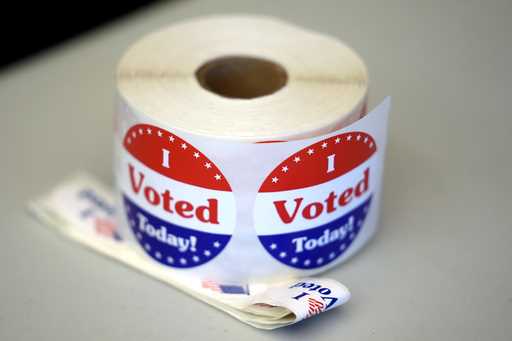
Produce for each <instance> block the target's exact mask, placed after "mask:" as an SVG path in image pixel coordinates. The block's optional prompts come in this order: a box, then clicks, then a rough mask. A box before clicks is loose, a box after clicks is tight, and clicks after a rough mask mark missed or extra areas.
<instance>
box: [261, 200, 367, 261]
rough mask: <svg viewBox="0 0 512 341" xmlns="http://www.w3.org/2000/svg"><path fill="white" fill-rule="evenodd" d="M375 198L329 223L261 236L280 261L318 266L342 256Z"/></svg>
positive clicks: (265, 244)
mask: <svg viewBox="0 0 512 341" xmlns="http://www.w3.org/2000/svg"><path fill="white" fill-rule="evenodd" d="M371 199H372V197H371V196H370V197H369V198H368V199H366V200H365V201H364V202H363V203H362V204H360V205H359V206H357V207H356V208H354V209H353V210H352V211H350V212H348V213H347V214H345V215H343V216H341V217H340V218H338V219H335V220H333V221H331V222H329V223H327V224H324V225H321V226H318V227H314V228H311V229H307V230H304V231H299V232H292V233H284V234H274V235H268V236H259V239H260V242H261V243H262V244H263V246H264V247H265V249H266V250H267V251H268V252H269V253H270V254H271V255H272V256H273V257H274V258H275V259H277V260H278V261H279V262H281V263H284V264H286V265H288V266H291V267H294V268H298V269H315V268H319V267H322V266H325V265H327V264H329V263H331V262H333V261H334V260H336V259H337V258H338V257H340V256H341V255H342V254H343V253H344V252H345V251H346V250H347V249H348V248H349V246H350V245H351V244H352V243H353V241H354V240H355V239H356V237H357V235H358V233H359V231H360V230H361V228H362V226H363V224H364V220H365V218H366V216H367V214H368V209H369V207H370V203H371Z"/></svg>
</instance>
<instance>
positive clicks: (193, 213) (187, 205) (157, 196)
mask: <svg viewBox="0 0 512 341" xmlns="http://www.w3.org/2000/svg"><path fill="white" fill-rule="evenodd" d="M128 171H129V173H130V184H131V188H132V191H133V192H134V193H135V194H136V195H143V196H144V198H145V199H146V201H147V202H148V203H149V204H150V205H152V206H161V207H162V208H163V210H164V211H166V212H168V213H170V214H177V215H178V216H180V217H182V218H186V219H190V218H195V219H197V220H199V221H201V222H203V223H209V224H219V214H218V211H219V208H218V207H219V203H218V200H217V199H214V198H211V199H207V200H206V204H204V205H199V206H194V204H192V203H191V202H189V201H186V200H175V198H174V197H173V196H172V195H171V191H170V190H169V189H165V190H163V191H158V190H156V189H155V188H154V187H153V186H151V185H149V184H146V183H145V182H144V181H145V175H144V173H142V172H140V171H135V167H134V166H133V165H131V164H128Z"/></svg>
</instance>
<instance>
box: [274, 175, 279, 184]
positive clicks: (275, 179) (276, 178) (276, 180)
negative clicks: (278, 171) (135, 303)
mask: <svg viewBox="0 0 512 341" xmlns="http://www.w3.org/2000/svg"><path fill="white" fill-rule="evenodd" d="M278 181H279V178H278V177H277V176H274V177H273V178H272V183H274V184H275V183H277V182H278Z"/></svg>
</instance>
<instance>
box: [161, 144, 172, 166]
mask: <svg viewBox="0 0 512 341" xmlns="http://www.w3.org/2000/svg"><path fill="white" fill-rule="evenodd" d="M170 158H171V153H170V152H169V151H168V150H167V149H165V148H162V166H163V167H165V168H169V161H170Z"/></svg>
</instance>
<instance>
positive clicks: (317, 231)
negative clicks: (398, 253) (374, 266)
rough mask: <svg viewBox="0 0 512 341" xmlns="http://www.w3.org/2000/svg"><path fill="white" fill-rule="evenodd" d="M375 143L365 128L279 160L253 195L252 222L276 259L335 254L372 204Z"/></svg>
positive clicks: (311, 260) (305, 265) (318, 260)
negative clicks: (277, 164)
mask: <svg viewBox="0 0 512 341" xmlns="http://www.w3.org/2000/svg"><path fill="white" fill-rule="evenodd" d="M376 150H377V146H376V144H375V140H374V139H373V137H372V136H370V135H369V134H367V133H364V132H358V131H355V132H349V133H343V134H340V135H336V136H333V137H329V138H327V139H324V140H322V141H319V142H317V143H315V144H312V145H310V146H308V147H306V148H304V149H302V150H300V151H298V152H297V153H294V154H292V155H291V156H290V157H288V158H287V159H286V160H284V161H283V162H281V163H280V164H279V166H277V167H276V168H275V169H274V170H273V171H272V172H271V173H270V174H269V175H268V176H267V178H266V179H265V181H264V182H263V184H262V185H261V187H260V189H259V192H258V194H257V197H256V203H255V209H254V226H255V229H256V232H257V234H258V237H259V240H260V242H261V244H262V245H263V247H264V248H265V249H266V250H267V252H268V253H270V255H272V256H273V257H274V258H275V259H276V260H278V261H279V262H281V263H283V264H286V265H288V266H291V267H294V268H299V269H314V268H319V267H322V266H325V265H327V264H329V263H331V262H334V261H335V260H336V259H338V258H339V257H340V256H341V255H343V253H344V252H345V251H346V250H348V249H349V247H350V245H351V244H352V243H353V242H354V241H355V240H356V239H357V236H358V234H359V232H360V231H361V230H362V229H363V227H364V223H365V219H366V216H367V214H368V211H369V209H370V205H371V201H372V194H373V187H374V181H373V177H374V176H375V175H374V174H373V172H374V169H375V167H376V158H375V152H376Z"/></svg>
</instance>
